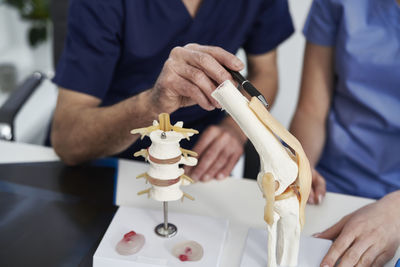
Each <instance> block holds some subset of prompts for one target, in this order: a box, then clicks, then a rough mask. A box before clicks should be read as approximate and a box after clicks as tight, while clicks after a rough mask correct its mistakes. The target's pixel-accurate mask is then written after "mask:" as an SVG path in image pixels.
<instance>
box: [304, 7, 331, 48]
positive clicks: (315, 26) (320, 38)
mask: <svg viewBox="0 0 400 267" xmlns="http://www.w3.org/2000/svg"><path fill="white" fill-rule="evenodd" d="M336 9H337V8H336V7H335V6H334V4H333V3H332V2H331V0H314V1H313V3H312V5H311V8H310V12H309V14H308V17H307V20H306V23H305V25H304V29H303V34H304V36H305V37H306V39H307V41H309V42H311V43H313V44H317V45H322V46H334V45H335V42H336V34H337V25H338V16H337V14H338V12H337V10H336Z"/></svg>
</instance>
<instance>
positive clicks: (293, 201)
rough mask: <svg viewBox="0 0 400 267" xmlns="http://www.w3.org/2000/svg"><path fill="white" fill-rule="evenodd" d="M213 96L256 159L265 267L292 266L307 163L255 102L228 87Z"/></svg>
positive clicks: (308, 180)
mask: <svg viewBox="0 0 400 267" xmlns="http://www.w3.org/2000/svg"><path fill="white" fill-rule="evenodd" d="M212 96H213V97H214V98H215V99H216V100H217V101H218V102H219V104H220V105H221V106H222V108H223V109H225V110H226V111H227V112H228V113H229V114H230V115H231V116H232V117H233V119H234V120H235V121H236V122H237V123H238V124H239V126H240V127H241V129H242V130H243V132H244V133H245V134H246V135H247V137H248V138H249V139H250V141H251V142H252V143H253V145H254V147H255V149H256V150H257V152H258V154H259V156H260V161H261V170H260V172H259V174H258V177H257V181H258V184H259V186H260V189H261V191H262V192H263V195H264V197H265V198H266V206H265V211H264V220H265V221H266V222H267V230H268V266H269V267H274V266H276V264H277V263H278V264H279V265H284V266H296V265H297V258H298V251H299V241H300V231H301V228H302V226H303V225H304V209H305V205H306V202H307V199H308V195H309V193H310V189H311V170H310V164H309V162H308V159H307V157H306V155H305V153H304V151H303V149H302V147H301V145H300V143H299V142H298V140H297V139H296V138H295V137H294V136H293V135H291V134H290V133H289V132H288V131H287V130H286V129H285V128H284V127H283V126H282V125H281V124H280V123H279V122H278V121H277V120H276V119H275V118H274V117H272V115H271V114H270V113H269V112H268V110H267V109H266V108H265V107H264V105H263V104H262V103H261V102H260V101H259V100H258V99H257V98H256V97H253V98H252V99H251V101H250V102H249V101H248V100H247V99H246V98H245V97H244V96H243V95H242V94H241V93H240V92H239V91H238V89H237V88H236V87H235V86H234V85H233V84H232V83H231V82H230V81H225V82H224V83H222V84H221V85H220V86H219V87H218V88H217V89H216V90H215V91H214V92H213V93H212ZM281 140H282V141H283V142H285V143H286V144H287V145H288V146H289V147H290V148H287V147H285V146H284V145H283V144H282V142H281ZM277 224H278V227H277ZM276 248H277V249H276Z"/></svg>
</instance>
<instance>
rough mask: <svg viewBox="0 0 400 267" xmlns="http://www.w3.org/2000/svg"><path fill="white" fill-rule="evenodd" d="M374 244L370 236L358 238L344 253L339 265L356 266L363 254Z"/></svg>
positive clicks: (341, 266) (340, 266) (342, 266)
mask: <svg viewBox="0 0 400 267" xmlns="http://www.w3.org/2000/svg"><path fill="white" fill-rule="evenodd" d="M372 245H373V240H371V239H370V238H366V239H362V238H357V239H356V241H355V242H354V243H353V244H352V245H351V247H350V248H349V249H348V250H347V251H346V252H345V253H344V254H343V256H342V258H341V260H340V264H339V265H338V267H346V266H355V265H356V264H357V262H359V260H360V259H361V256H362V255H363V254H364V253H365V252H366V251H367V250H368V248H369V247H371V246H372Z"/></svg>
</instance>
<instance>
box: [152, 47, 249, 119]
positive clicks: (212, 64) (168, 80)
mask: <svg viewBox="0 0 400 267" xmlns="http://www.w3.org/2000/svg"><path fill="white" fill-rule="evenodd" d="M222 65H225V66H227V67H229V68H231V69H232V70H237V71H239V70H241V69H242V68H243V67H244V65H243V63H242V62H241V61H240V60H239V59H238V58H237V57H236V56H235V55H233V54H231V53H229V52H227V51H225V50H224V49H222V48H220V47H214V46H203V45H198V44H188V45H185V46H184V47H175V48H174V49H172V51H171V53H170V55H169V58H168V59H167V61H166V62H165V64H164V66H163V69H162V71H161V73H160V75H159V77H158V79H157V81H156V83H155V85H154V87H153V88H152V89H151V90H150V92H151V94H152V97H151V99H152V101H153V103H152V104H153V105H154V106H156V107H157V108H158V110H162V111H163V112H168V113H172V112H173V111H175V110H177V109H178V108H180V107H186V106H191V105H194V104H199V105H200V106H201V107H202V108H203V109H206V110H213V109H214V108H215V107H219V105H218V102H216V101H215V99H213V98H212V97H211V93H212V91H213V90H214V89H215V88H216V87H217V85H218V84H220V83H222V82H223V81H225V80H227V79H231V75H230V74H229V73H228V72H227V71H226V70H225V69H224V67H223V66H222Z"/></svg>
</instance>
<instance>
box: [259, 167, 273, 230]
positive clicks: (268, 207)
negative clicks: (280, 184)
mask: <svg viewBox="0 0 400 267" xmlns="http://www.w3.org/2000/svg"><path fill="white" fill-rule="evenodd" d="M262 187H263V191H264V196H265V198H266V201H267V203H266V204H265V209H264V221H265V222H266V223H268V224H269V225H272V224H273V223H274V204H275V180H274V176H273V175H272V173H266V174H264V176H263V178H262Z"/></svg>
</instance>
